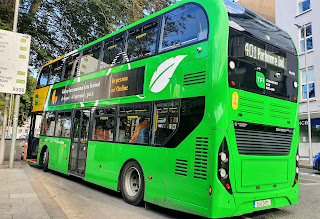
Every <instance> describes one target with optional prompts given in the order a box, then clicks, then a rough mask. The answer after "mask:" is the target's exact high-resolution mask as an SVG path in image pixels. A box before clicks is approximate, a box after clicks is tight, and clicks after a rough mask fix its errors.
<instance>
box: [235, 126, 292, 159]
mask: <svg viewBox="0 0 320 219" xmlns="http://www.w3.org/2000/svg"><path fill="white" fill-rule="evenodd" d="M291 140H292V133H277V132H269V131H256V130H246V129H236V141H237V147H238V151H239V154H244V155H256V156H286V155H289V153H290V147H291Z"/></svg>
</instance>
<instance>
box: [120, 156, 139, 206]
mask: <svg viewBox="0 0 320 219" xmlns="http://www.w3.org/2000/svg"><path fill="white" fill-rule="evenodd" d="M120 182H121V187H120V190H121V194H122V196H123V199H124V200H125V201H126V202H127V203H129V204H131V205H138V204H140V203H141V202H142V200H143V197H144V185H145V182H144V175H143V172H142V169H141V167H140V165H139V164H138V163H137V162H134V161H129V162H128V163H127V164H126V165H125V166H124V167H123V170H122V172H121V181H120Z"/></svg>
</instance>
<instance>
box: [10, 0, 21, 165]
mask: <svg viewBox="0 0 320 219" xmlns="http://www.w3.org/2000/svg"><path fill="white" fill-rule="evenodd" d="M18 13H19V0H16V5H15V10H14V21H13V30H12V32H14V33H16V32H17V26H18ZM19 107H20V95H19V94H17V95H16V99H15V106H14V115H13V128H12V136H11V153H10V159H9V168H13V161H14V151H15V147H16V139H17V126H18V117H19Z"/></svg>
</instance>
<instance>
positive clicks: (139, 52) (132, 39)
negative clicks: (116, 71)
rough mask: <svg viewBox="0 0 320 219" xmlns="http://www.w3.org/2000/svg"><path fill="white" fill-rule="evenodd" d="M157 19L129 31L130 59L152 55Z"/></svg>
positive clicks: (155, 43) (154, 47) (154, 45)
mask: <svg viewBox="0 0 320 219" xmlns="http://www.w3.org/2000/svg"><path fill="white" fill-rule="evenodd" d="M157 35H158V21H153V22H151V23H149V24H146V25H144V26H143V27H139V28H137V29H134V30H131V31H129V39H128V51H127V54H128V57H129V60H130V61H133V60H136V59H139V58H143V57H147V56H151V55H154V54H155V52H156V45H157Z"/></svg>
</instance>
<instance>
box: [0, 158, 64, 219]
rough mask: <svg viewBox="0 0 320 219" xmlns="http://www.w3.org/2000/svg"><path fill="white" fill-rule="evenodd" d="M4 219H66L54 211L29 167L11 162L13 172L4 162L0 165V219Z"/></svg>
mask: <svg viewBox="0 0 320 219" xmlns="http://www.w3.org/2000/svg"><path fill="white" fill-rule="evenodd" d="M36 190H37V191H36ZM41 196H42V197H41ZM7 218H10V219H15V218H19V219H20V218H23V219H25V218H67V217H66V216H65V214H64V213H63V212H62V211H61V209H60V208H57V204H56V203H55V201H54V200H53V199H52V197H51V196H50V195H49V194H48V192H47V191H46V190H45V188H44V186H43V185H42V184H41V183H40V182H39V180H37V179H36V177H35V175H34V173H33V172H32V170H31V168H30V166H29V165H28V164H27V163H26V162H23V161H15V163H14V168H13V169H9V168H8V163H5V164H4V165H2V166H0V219H7Z"/></svg>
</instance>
